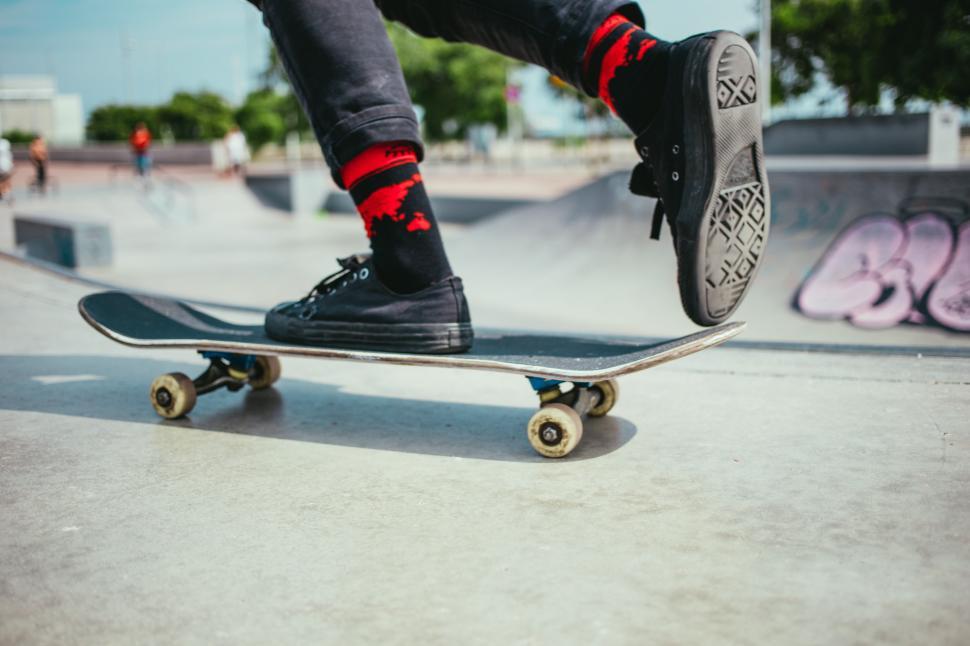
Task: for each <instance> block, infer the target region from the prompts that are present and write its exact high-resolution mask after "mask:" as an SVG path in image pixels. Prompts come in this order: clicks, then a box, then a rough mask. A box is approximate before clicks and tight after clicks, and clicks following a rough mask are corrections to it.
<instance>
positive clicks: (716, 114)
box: [677, 32, 771, 325]
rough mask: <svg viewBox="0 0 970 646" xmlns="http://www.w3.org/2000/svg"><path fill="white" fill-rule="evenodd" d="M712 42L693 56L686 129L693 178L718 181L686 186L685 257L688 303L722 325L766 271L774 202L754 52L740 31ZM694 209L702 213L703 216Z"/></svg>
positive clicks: (683, 284) (681, 258) (681, 249)
mask: <svg viewBox="0 0 970 646" xmlns="http://www.w3.org/2000/svg"><path fill="white" fill-rule="evenodd" d="M704 40H705V41H706V44H707V47H706V48H705V47H697V48H695V50H694V51H693V52H691V55H690V57H689V58H688V61H687V68H686V80H685V88H684V124H685V126H684V129H685V146H686V147H687V151H688V154H689V156H688V158H687V159H688V160H689V161H688V168H687V177H688V178H691V177H693V178H698V177H700V178H708V179H709V181H710V184H708V182H707V181H701V182H696V183H694V184H695V185H692V186H688V187H685V190H684V197H683V201H682V203H681V208H680V214H681V216H680V217H679V218H678V225H677V226H678V233H679V236H678V241H677V244H678V250H677V251H678V253H677V257H678V272H679V276H680V293H681V301H682V302H683V305H684V309H685V310H686V311H687V314H688V315H689V316H690V317H691V318H692V319H693V320H694V321H695V322H696V323H698V324H700V325H717V324H718V323H721V322H723V321H724V320H725V319H727V318H728V317H729V316H730V315H731V314H732V313H734V311H735V310H736V309H737V307H738V305H739V304H740V303H741V300H742V299H743V298H744V296H745V294H746V293H747V291H748V289H749V287H750V286H751V283H752V281H753V280H754V277H755V276H756V274H757V273H758V269H759V268H760V265H761V261H762V259H763V257H764V252H765V247H766V245H767V241H768V229H769V224H770V219H771V217H770V213H771V208H770V197H769V191H768V181H767V177H766V174H765V167H764V148H763V143H762V125H761V107H760V104H759V101H758V99H759V93H760V91H761V85H760V83H759V79H758V69H757V65H756V64H755V60H756V58H755V55H754V52H753V51H752V50H751V46H750V45H748V43H747V41H745V40H744V39H743V38H741V36H739V35H737V34H735V33H732V32H713V33H711V34H708V35H706V36H705V37H704ZM708 186H710V187H712V190H710V191H707V190H704V189H705V188H706V187H708ZM690 214H701V216H700V220H699V222H698V221H697V220H696V219H694V220H690V219H689V218H690ZM684 217H686V218H688V220H687V221H686V222H683V223H682V222H681V218H684ZM695 218H696V216H695ZM684 225H686V226H684Z"/></svg>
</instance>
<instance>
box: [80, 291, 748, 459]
mask: <svg viewBox="0 0 970 646" xmlns="http://www.w3.org/2000/svg"><path fill="white" fill-rule="evenodd" d="M78 310H79V311H80V313H81V316H82V317H83V318H84V320H85V321H87V322H88V323H89V324H90V325H91V326H92V327H93V328H94V329H96V330H97V331H98V332H101V333H102V334H104V335H105V336H107V337H108V338H110V339H111V340H113V341H116V342H118V343H122V344H125V345H129V346H134V347H141V348H182V349H189V350H196V351H199V352H200V353H201V354H202V355H203V356H204V357H205V358H207V359H209V360H210V365H209V368H208V369H207V370H206V371H205V372H204V373H203V374H202V375H200V376H199V377H197V378H196V379H194V380H190V379H189V378H188V377H186V376H185V375H183V374H181V373H173V374H169V375H162V376H161V377H159V378H158V379H156V380H155V383H154V384H153V385H152V389H151V393H152V394H151V396H152V404H153V406H154V407H155V410H156V412H158V413H159V414H160V415H162V416H163V417H166V418H174V417H180V416H182V415H185V414H187V413H188V411H189V410H191V408H192V407H193V406H194V404H195V399H196V396H197V395H198V394H204V393H207V392H210V391H212V390H215V389H217V388H221V387H228V388H229V389H230V390H238V389H239V388H241V387H243V386H244V385H247V384H248V385H250V386H251V387H253V388H257V389H258V388H265V387H268V386H270V385H272V383H273V382H275V381H276V379H277V378H278V377H279V374H280V364H279V359H278V358H277V357H280V356H300V357H320V358H324V359H335V360H347V361H366V362H375V363H384V364H400V365H410V366H438V367H448V368H463V369H473V370H488V371H493V372H508V373H513V374H518V375H524V376H526V377H528V378H529V381H530V383H531V384H532V386H533V388H534V389H535V390H536V392H537V393H538V394H539V398H540V402H541V404H542V408H541V409H540V411H539V412H538V413H536V415H535V416H533V419H532V420H531V421H530V423H529V429H528V432H529V439H530V442H532V444H533V446H534V447H535V448H536V450H537V451H539V453H541V454H542V455H546V456H548V457H561V456H563V455H566V454H567V453H569V452H570V451H571V450H572V449H573V448H575V446H576V444H578V442H579V438H580V437H581V435H582V422H581V418H582V416H584V415H587V416H592V417H597V416H600V415H604V414H606V412H608V411H609V409H610V408H612V406H613V404H614V403H615V402H616V398H617V395H618V384H617V383H616V377H619V376H622V375H625V374H629V373H632V372H637V371H640V370H645V369H647V368H651V367H653V366H657V365H660V364H662V363H666V362H668V361H672V360H674V359H679V358H681V357H685V356H687V355H690V354H693V353H695V352H699V351H701V350H704V349H706V348H709V347H712V346H716V345H719V344H721V343H723V342H724V341H727V340H728V339H730V338H732V337H734V336H735V335H737V334H738V333H740V332H741V331H742V330H743V329H744V327H745V324H744V323H726V324H724V325H720V326H718V327H714V328H710V329H707V330H704V331H701V332H697V333H695V334H690V335H687V336H684V337H681V338H678V339H673V340H669V341H659V342H658V341H656V340H637V339H634V340H631V339H620V338H609V337H595V336H577V335H564V334H536V333H529V332H521V331H514V330H502V329H476V331H475V341H474V344H473V345H472V348H471V349H470V350H469V351H468V352H464V353H461V354H445V355H428V354H407V353H401V352H384V351H364V350H356V349H345V348H336V347H319V346H307V345H298V344H295V343H289V342H285V341H277V340H275V339H271V338H269V337H268V336H266V334H265V333H264V331H263V327H262V325H240V324H236V323H229V322H227V321H223V320H221V319H219V318H216V317H215V316H211V315H209V314H206V313H204V312H201V311H199V310H197V309H195V308H193V307H192V306H190V305H187V304H185V303H182V302H180V301H177V300H172V299H166V298H159V297H155V296H148V295H141V294H135V293H127V292H119V291H108V292H100V293H96V294H91V295H89V296H85V297H84V298H82V299H81V300H80V302H79V303H78ZM533 427H534V428H533Z"/></svg>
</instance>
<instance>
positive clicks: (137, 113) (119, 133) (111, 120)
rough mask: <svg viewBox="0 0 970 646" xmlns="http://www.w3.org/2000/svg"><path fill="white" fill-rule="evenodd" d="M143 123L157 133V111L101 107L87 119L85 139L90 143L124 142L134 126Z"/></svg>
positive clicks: (133, 107)
mask: <svg viewBox="0 0 970 646" xmlns="http://www.w3.org/2000/svg"><path fill="white" fill-rule="evenodd" d="M140 121H143V122H145V124H146V125H147V126H148V129H149V130H151V131H152V132H158V130H159V123H158V110H157V109H156V108H153V107H151V106H147V105H114V104H112V105H103V106H101V107H100V108H96V109H95V110H94V111H93V112H91V116H90V117H88V125H87V137H88V139H90V140H92V141H125V140H127V139H128V136H129V135H130V134H131V130H132V128H134V127H135V124H136V123H138V122H140Z"/></svg>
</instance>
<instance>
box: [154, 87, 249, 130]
mask: <svg viewBox="0 0 970 646" xmlns="http://www.w3.org/2000/svg"><path fill="white" fill-rule="evenodd" d="M158 121H159V123H160V124H163V125H165V126H167V127H168V128H170V129H171V131H172V134H174V135H175V138H176V139H183V140H186V139H187V140H193V141H199V140H201V141H210V140H212V139H219V138H221V137H223V136H225V134H226V133H227V132H228V131H229V128H231V127H232V124H233V112H232V108H231V107H230V106H229V103H228V102H226V100H225V99H223V98H222V97H221V96H219V95H218V94H215V93H213V92H198V93H196V94H190V93H188V92H178V93H176V94H175V96H173V97H172V99H171V100H170V101H169V102H168V103H166V104H164V105H162V106H159V108H158Z"/></svg>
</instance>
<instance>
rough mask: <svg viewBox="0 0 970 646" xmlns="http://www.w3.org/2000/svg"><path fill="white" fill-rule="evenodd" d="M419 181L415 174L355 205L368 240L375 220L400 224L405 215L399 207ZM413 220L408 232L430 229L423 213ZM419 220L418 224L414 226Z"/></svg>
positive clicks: (372, 233)
mask: <svg viewBox="0 0 970 646" xmlns="http://www.w3.org/2000/svg"><path fill="white" fill-rule="evenodd" d="M395 165H396V164H395ZM421 181H422V179H421V174H420V173H415V174H414V175H412V176H411V178H410V179H408V180H405V181H403V182H401V183H399V184H390V185H388V186H382V187H381V188H379V189H377V190H376V191H374V192H373V193H371V194H370V195H369V196H368V197H367V199H366V200H364V201H363V202H361V203H360V204H358V205H357V211H358V212H359V213H360V217H361V218H363V220H364V230H365V231H367V237H368V238H373V237H374V221H375V220H380V219H381V218H385V217H386V218H389V219H391V220H393V221H395V222H400V221H401V220H403V219H404V218H406V217H407V213H402V212H401V205H402V204H404V200H406V199H407V197H408V193H410V192H411V188H412V187H414V186H415V185H416V184H420V183H421ZM414 218H415V219H414V220H412V221H411V222H410V223H409V224H408V225H407V230H408V231H427V230H428V229H430V228H431V223H430V222H428V221H427V220H426V219H425V216H424V213H420V214H419V213H415V214H414ZM419 220H420V223H419V224H415V222H418V221H419ZM412 227H414V228H412Z"/></svg>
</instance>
